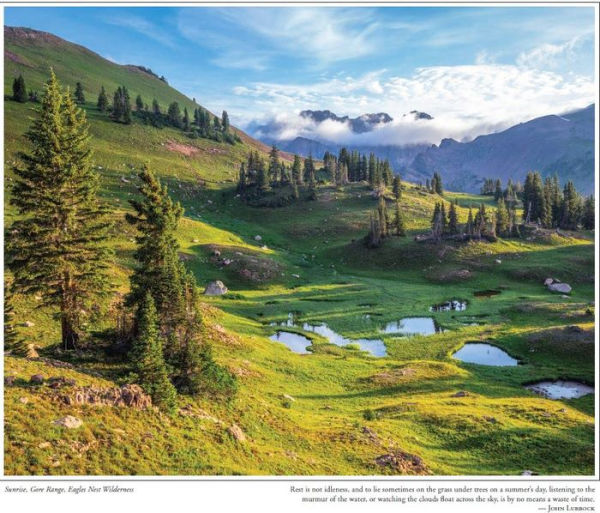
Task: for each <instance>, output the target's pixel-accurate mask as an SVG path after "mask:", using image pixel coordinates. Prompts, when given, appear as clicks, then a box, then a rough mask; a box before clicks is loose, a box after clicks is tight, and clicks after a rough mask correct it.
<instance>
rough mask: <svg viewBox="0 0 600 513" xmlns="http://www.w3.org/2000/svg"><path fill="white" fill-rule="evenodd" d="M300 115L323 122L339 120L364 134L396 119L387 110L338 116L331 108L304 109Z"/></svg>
mask: <svg viewBox="0 0 600 513" xmlns="http://www.w3.org/2000/svg"><path fill="white" fill-rule="evenodd" d="M300 117H303V118H308V119H312V120H313V121H314V122H315V123H322V122H323V121H326V120H331V121H337V122H338V123H347V124H348V125H349V127H350V130H352V132H354V133H355V134H364V133H365V132H370V131H371V130H373V128H375V127H376V126H377V125H380V124H386V123H391V122H392V121H394V119H393V118H392V117H391V116H390V115H389V114H386V113H385V112H378V113H377V114H363V115H362V116H358V117H357V118H350V117H348V116H343V117H340V116H337V115H336V114H334V113H333V112H331V111H330V110H303V111H302V112H300Z"/></svg>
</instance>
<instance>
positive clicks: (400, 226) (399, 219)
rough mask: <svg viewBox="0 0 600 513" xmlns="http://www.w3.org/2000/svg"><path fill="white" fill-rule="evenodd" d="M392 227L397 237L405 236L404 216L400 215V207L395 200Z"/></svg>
mask: <svg viewBox="0 0 600 513" xmlns="http://www.w3.org/2000/svg"><path fill="white" fill-rule="evenodd" d="M394 228H395V230H396V235H398V236H399V237H406V230H405V228H404V216H403V215H402V209H401V208H400V201H396V213H395V216H394Z"/></svg>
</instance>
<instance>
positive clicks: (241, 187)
mask: <svg viewBox="0 0 600 513" xmlns="http://www.w3.org/2000/svg"><path fill="white" fill-rule="evenodd" d="M237 191H238V193H239V194H242V195H243V194H244V193H245V192H246V168H245V167H244V163H243V162H242V164H241V165H240V174H239V179H238V186H237Z"/></svg>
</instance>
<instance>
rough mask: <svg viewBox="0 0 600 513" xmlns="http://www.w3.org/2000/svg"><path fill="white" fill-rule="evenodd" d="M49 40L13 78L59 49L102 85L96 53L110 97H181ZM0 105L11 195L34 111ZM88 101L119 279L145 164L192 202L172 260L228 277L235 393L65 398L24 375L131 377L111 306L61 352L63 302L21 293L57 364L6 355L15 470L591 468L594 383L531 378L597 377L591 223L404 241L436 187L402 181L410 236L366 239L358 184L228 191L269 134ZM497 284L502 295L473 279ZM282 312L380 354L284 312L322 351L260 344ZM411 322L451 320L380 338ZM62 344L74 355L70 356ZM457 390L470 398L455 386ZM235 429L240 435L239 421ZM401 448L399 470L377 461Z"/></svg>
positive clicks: (130, 245)
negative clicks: (122, 93)
mask: <svg viewBox="0 0 600 513" xmlns="http://www.w3.org/2000/svg"><path fill="white" fill-rule="evenodd" d="M9 32H10V31H9ZM17 35H18V34H17ZM44 37H45V38H48V41H46V42H44V41H45V39H44V38H41V39H40V38H33V42H31V41H29V38H28V37H25V36H23V35H21V36H19V37H17V36H16V35H15V37H13V39H17V42H18V44H17V42H15V41H14V40H13V41H10V42H9V43H10V44H9V45H7V49H8V51H9V52H12V53H10V54H8V55H7V58H5V66H7V67H8V69H10V70H11V73H15V72H16V71H19V72H22V73H23V74H24V76H25V79H26V81H27V84H28V87H36V84H38V83H39V84H41V83H42V81H43V80H45V76H46V75H45V73H46V71H45V67H46V66H47V64H48V63H54V62H56V63H57V65H56V66H55V69H56V70H57V73H58V76H59V80H61V81H62V82H63V83H68V84H71V85H73V84H74V82H75V81H76V80H81V81H82V82H83V83H84V87H86V89H87V88H88V87H89V88H93V87H99V84H100V83H101V82H100V79H103V78H104V73H100V74H99V75H95V70H94V69H93V68H94V67H95V66H100V65H102V66H105V67H106V68H107V70H108V68H110V73H115V74H116V75H115V76H116V78H115V79H114V80H115V81H114V83H113V84H112V85H111V84H109V83H105V86H106V87H107V89H108V90H109V91H110V88H111V87H116V86H117V85H121V84H124V85H126V86H127V87H128V88H129V89H130V91H132V93H133V94H136V93H137V92H140V94H142V95H143V96H144V95H148V96H149V95H150V94H154V93H152V89H151V87H154V86H156V87H158V88H160V91H159V93H156V94H161V96H160V100H159V101H161V102H162V101H164V102H165V104H166V102H168V101H173V100H177V101H180V103H181V104H183V102H184V101H189V100H184V99H181V100H179V99H178V98H180V97H178V96H177V94H178V93H176V92H173V90H172V89H171V88H169V87H168V86H167V85H166V84H164V83H163V82H161V81H160V80H157V79H155V78H153V77H151V76H145V74H142V75H140V73H139V72H136V71H131V70H128V69H127V68H125V67H122V66H118V65H115V64H113V63H110V62H108V61H103V60H102V59H101V58H99V57H98V56H96V55H95V54H93V53H91V52H88V51H87V50H85V49H82V48H80V47H74V46H73V45H70V44H66V43H60V44H66V48H63V47H62V46H58V47H57V45H58V44H59V43H57V42H56V39H53V36H44ZM65 55H68V56H69V57H68V58H66V60H65V58H64V56H65ZM36 59H37V60H36ZM19 60H20V61H21V62H19ZM100 61H103V62H100ZM58 64H60V65H61V66H63V68H62V70H60V69H59V66H58ZM29 66H33V67H29ZM82 70H89V73H90V74H91V76H92V77H96V78H89V77H86V76H84V75H85V73H84V72H83V71H82ZM108 72H109V71H106V73H108ZM29 77H31V79H30V78H29ZM36 77H37V78H36ZM73 77H79V78H73ZM130 79H131V82H130V81H129V80H130ZM134 79H137V80H138V81H139V85H135V84H137V83H138V82H136V81H135V80H134ZM7 80H8V81H9V82H11V81H12V78H8V79H7ZM36 81H38V82H36ZM9 82H7V84H6V87H10V84H9ZM137 87H139V88H140V89H139V90H138V89H136V88H137ZM144 88H146V89H144ZM6 91H8V89H6ZM163 95H164V96H163ZM163 98H164V100H163ZM89 99H92V97H91V96H90V95H89V94H88V100H89ZM94 100H95V98H94ZM4 105H5V127H6V135H5V163H6V164H7V169H8V173H7V181H6V182H5V191H7V190H8V189H7V187H6V186H7V185H10V178H11V176H10V169H9V168H10V165H11V163H12V162H14V161H16V153H17V152H18V151H19V150H23V149H26V148H27V145H26V144H27V142H26V140H25V139H24V137H23V133H24V132H25V130H26V129H27V127H28V125H29V123H30V119H29V118H31V117H32V115H33V112H32V110H31V109H32V108H34V107H35V106H34V105H33V104H31V103H27V104H17V103H16V102H13V101H11V100H5V103H4ZM86 110H87V113H88V117H89V119H90V122H91V134H92V137H93V139H92V146H93V149H94V165H95V166H96V168H97V169H98V171H99V173H100V175H101V178H102V195H103V197H104V198H105V199H106V200H107V201H109V202H110V204H111V206H112V207H113V215H114V219H115V221H117V225H116V227H115V230H114V233H113V240H112V244H113V246H114V248H115V250H116V261H115V263H114V266H113V273H112V274H113V279H114V281H115V283H116V285H117V286H118V288H119V290H120V292H125V291H126V290H127V288H128V275H129V273H130V272H131V268H132V266H133V258H132V253H133V250H134V242H133V236H134V233H133V231H132V230H131V228H130V227H129V226H127V225H126V224H125V223H124V222H123V216H124V213H125V212H126V211H127V210H128V208H129V207H128V204H127V200H128V199H130V198H131V197H133V195H135V194H136V181H135V180H136V179H135V172H136V170H137V168H139V166H140V165H141V164H142V163H148V164H149V165H150V167H151V168H152V169H153V170H154V171H155V172H156V173H157V174H158V176H159V177H160V178H161V180H163V181H164V182H166V183H167V184H168V186H169V191H170V194H171V195H172V196H173V197H174V199H176V200H178V201H181V202H182V203H183V205H184V207H185V210H186V214H185V218H184V219H183V220H182V222H181V224H180V229H179V232H178V240H179V243H180V245H181V258H182V259H183V260H185V262H186V265H187V266H188V267H189V268H190V269H192V270H193V271H194V273H195V274H196V277H197V280H198V282H199V284H201V285H203V284H205V283H206V282H207V281H209V280H212V279H221V280H223V281H225V283H226V285H227V286H228V287H229V288H230V291H231V292H230V293H229V294H226V295H224V296H222V297H214V298H208V297H205V298H204V303H205V306H204V312H205V316H206V319H207V321H208V325H209V326H210V329H209V332H208V336H209V338H210V339H211V341H212V342H213V344H214V347H215V354H216V357H217V358H218V360H219V362H220V363H222V364H224V365H226V366H227V367H228V368H229V369H230V370H231V371H232V372H233V373H235V374H236V376H238V379H239V382H240V391H239V394H238V396H237V397H236V398H235V400H234V401H232V402H231V403H220V402H216V401H212V400H210V399H209V398H206V397H187V396H180V397H179V404H178V406H179V410H178V412H177V414H176V415H174V416H173V417H167V416H165V415H162V414H160V413H158V412H155V411H153V410H150V411H147V410H137V409H133V408H127V407H100V406H92V405H72V404H65V403H64V402H61V400H60V396H61V395H62V394H69V393H72V390H71V388H70V387H69V386H65V387H64V389H58V390H55V389H53V388H51V387H49V386H47V385H43V386H38V385H34V384H31V383H30V382H29V378H30V376H31V375H34V374H42V375H43V376H44V377H46V378H48V377H54V376H63V377H65V378H69V379H74V380H75V382H76V385H77V386H86V385H93V386H96V387H115V386H117V385H121V384H123V383H124V382H126V379H127V372H128V370H129V369H128V367H127V362H126V361H122V360H120V359H119V358H118V357H115V356H111V355H109V354H107V353H106V351H105V349H106V346H107V341H106V339H105V338H104V337H103V335H105V330H106V329H107V328H110V327H111V326H113V325H114V318H112V317H111V314H110V309H109V308H108V305H101V307H102V308H101V313H102V314H103V315H102V316H100V318H99V319H96V320H94V321H93V322H92V325H91V326H90V334H89V340H88V341H87V346H86V347H85V348H84V349H83V350H81V351H77V352H75V353H73V354H65V353H64V352H61V351H60V348H59V347H57V340H58V327H57V324H56V322H55V321H54V320H53V318H52V312H51V311H47V310H36V309H35V308H34V307H35V301H36V299H35V298H30V297H22V296H19V295H17V297H16V305H15V311H16V315H17V322H18V331H19V334H20V335H21V336H23V337H24V338H25V339H26V341H27V343H33V344H35V345H36V346H38V347H37V351H38V352H39V353H40V355H41V356H42V357H43V358H44V357H45V358H53V359H57V360H60V361H59V362H58V363H57V361H55V360H47V359H38V358H32V359H25V358H16V357H6V358H5V374H6V375H7V376H14V378H15V379H14V380H13V381H12V385H10V386H7V387H6V391H5V405H6V406H5V408H6V409H5V450H6V457H5V472H6V473H7V474H56V475H60V474H62V475H64V474H99V475H102V474H181V475H183V474H284V475H299V474H312V475H327V474H332V475H336V474H342V475H354V474H361V475H372V474H411V473H427V472H430V473H434V474H466V475H474V474H508V475H518V474H519V473H520V472H522V471H523V470H525V469H530V470H532V471H535V472H539V473H540V474H546V475H549V474H567V475H569V474H590V473H592V472H593V464H594V396H593V395H588V396H585V397H582V398H579V399H572V400H563V401H550V400H547V399H544V398H542V397H540V396H536V395H535V394H533V393H532V392H529V391H528V390H526V389H524V388H523V384H524V383H528V382H531V381H536V380H540V379H557V378H571V379H578V380H582V381H585V382H586V383H590V384H593V382H594V365H593V354H594V344H593V342H592V341H591V340H592V338H593V321H594V316H593V311H594V307H593V306H592V305H590V304H589V303H590V302H591V301H593V298H594V276H593V262H594V239H593V234H592V233H576V234H570V233H564V234H562V235H561V236H559V235H557V234H555V233H550V232H548V231H544V230H540V231H539V232H534V233H531V234H530V235H528V236H527V238H524V239H509V240H499V241H498V242H496V243H483V242H473V243H469V244H464V245H460V244H453V243H443V244H439V245H428V244H419V243H416V242H415V241H414V240H413V237H414V236H415V235H416V234H418V233H422V232H424V231H425V230H427V229H428V227H429V223H430V219H431V215H432V212H433V209H434V205H435V203H436V202H437V201H440V199H441V198H440V197H439V196H438V195H435V194H429V193H426V192H424V191H422V190H419V189H417V188H416V187H413V186H412V185H410V184H405V188H404V191H403V199H402V204H403V212H404V216H405V221H406V227H407V231H408V237H406V238H399V237H392V238H390V239H388V240H386V242H385V244H384V246H383V247H382V248H380V249H378V250H368V249H366V248H365V246H364V245H363V244H362V241H361V239H362V237H363V236H364V235H365V233H366V231H367V229H368V223H369V213H370V212H372V211H373V210H374V209H375V208H376V206H377V201H376V199H375V198H374V197H373V195H372V191H370V190H369V187H368V186H367V185H366V184H352V185H349V186H346V187H344V188H336V187H333V186H330V185H324V186H320V187H319V190H318V198H317V200H316V201H311V202H306V201H301V202H297V203H294V204H291V205H288V206H286V207H283V208H276V209H272V208H253V207H250V206H248V205H245V204H244V203H243V202H242V201H241V200H240V199H239V198H238V197H236V192H235V184H234V183H233V182H234V180H235V177H236V174H237V168H238V166H239V162H240V161H241V160H242V159H243V158H244V156H245V154H246V153H247V151H248V150H249V149H250V148H251V147H256V148H263V147H262V146H261V145H260V144H259V143H257V142H255V141H252V140H251V139H249V138H243V140H244V142H243V144H237V145H235V146H232V145H228V144H219V143H215V142H214V141H209V140H203V139H195V140H191V139H189V138H187V137H186V136H185V135H184V134H183V133H182V132H180V131H177V130H173V129H170V128H164V129H157V128H152V127H149V126H145V125H142V124H140V123H139V122H134V124H132V125H129V126H125V125H121V124H117V123H113V122H112V121H110V120H109V119H108V117H107V116H106V115H102V114H100V113H98V111H97V110H95V108H94V106H93V105H92V104H91V103H90V104H89V105H87V106H86ZM452 198H457V199H458V201H459V203H460V205H461V208H459V209H458V210H459V217H460V221H461V222H464V221H465V219H466V216H467V209H466V208H465V207H468V206H469V205H470V204H472V203H478V202H481V201H485V202H487V203H488V206H489V207H490V208H494V206H493V204H491V202H490V199H489V198H483V197H480V196H477V195H464V194H452V193H447V194H446V196H445V198H444V199H445V200H448V199H452ZM5 211H6V213H7V217H6V223H7V224H8V223H10V221H11V219H12V218H13V215H14V213H13V212H12V210H11V208H10V207H5ZM257 236H260V238H257ZM214 250H218V251H220V252H221V256H220V257H216V256H215V255H214ZM225 259H228V260H230V263H228V264H226V263H225ZM547 276H555V277H557V278H560V279H562V280H563V281H568V282H569V283H570V284H571V285H572V286H573V292H572V294H571V295H570V296H569V297H561V296H560V295H558V294H554V295H553V294H551V293H549V292H548V291H547V290H546V289H545V288H544V287H543V285H542V282H543V280H544V278H546V277H547ZM486 289H494V290H497V291H499V292H500V293H499V294H497V295H495V296H492V297H481V296H477V295H476V294H475V293H476V292H477V291H481V290H486ZM452 298H458V299H463V300H465V301H466V302H467V308H466V310H464V311H447V312H444V311H442V312H430V311H429V307H430V306H431V305H432V304H434V303H440V302H442V301H446V300H449V299H452ZM290 313H292V314H293V318H297V319H300V320H301V323H304V322H306V323H315V324H317V323H320V322H326V323H327V324H328V325H329V327H330V328H332V329H333V330H335V331H336V332H337V333H339V334H341V335H343V336H344V337H349V338H352V339H358V338H361V337H362V338H379V339H381V340H382V342H383V344H384V345H385V348H386V351H387V355H388V356H387V357H385V358H374V357H371V356H369V354H367V353H365V352H361V351H360V350H358V348H357V347H356V345H352V344H351V345H348V346H345V347H339V346H337V345H334V344H332V343H329V342H328V340H327V339H326V338H324V337H323V336H322V335H319V334H318V333H314V332H310V331H307V330H304V329H302V326H301V327H285V329H287V330H290V331H295V332H302V333H304V335H306V336H307V337H309V338H310V339H311V341H312V348H311V349H312V354H305V355H301V354H296V353H294V352H292V351H290V350H289V349H288V348H286V347H285V346H284V345H283V344H279V343H274V342H271V341H270V340H269V339H268V337H269V336H271V335H273V334H274V333H275V331H276V330H277V329H278V327H276V326H273V325H271V323H274V322H285V321H286V320H287V319H288V315H289V314H290ZM104 314H106V315H104ZM404 317H431V318H433V319H435V321H436V322H437V323H438V325H440V326H441V327H443V328H444V329H445V330H446V331H445V332H439V333H437V334H433V335H431V336H415V337H401V336H398V335H397V334H393V333H384V332H383V328H384V327H385V326H386V324H387V323H390V322H394V321H397V320H398V319H401V318H404ZM572 325H576V326H578V327H577V328H573V327H571V328H569V326H572ZM578 330H581V331H578ZM469 341H493V343H494V344H495V345H496V346H498V347H501V348H503V349H504V350H506V351H507V352H508V353H510V355H512V356H513V357H515V358H518V359H519V360H520V361H521V362H522V364H521V365H518V366H515V367H510V368H505V367H488V366H480V365H473V364H465V363H461V362H459V361H457V360H456V359H454V358H452V354H453V353H454V352H455V350H457V349H458V348H460V347H461V346H462V345H463V344H465V343H466V342H469ZM64 360H67V361H69V362H70V364H71V365H72V366H73V367H72V368H64V366H60V365H63V364H62V363H60V362H61V361H64ZM57 365H59V367H57ZM458 391H464V392H467V393H466V394H461V395H459V396H456V395H455V394H456V393H457V392H458ZM290 397H291V398H290ZM188 405H189V406H188ZM65 415H74V416H77V417H79V418H81V419H82V420H83V426H82V427H81V428H78V429H72V430H70V429H66V428H62V427H60V426H56V425H54V424H53V421H54V420H56V419H57V418H60V417H63V416H65ZM234 424H235V425H236V426H238V427H239V428H240V429H241V430H242V431H243V433H244V434H245V437H246V438H245V440H241V439H239V436H238V439H236V437H235V436H234V435H233V434H232V431H231V428H232V427H233V425H234ZM398 451H401V452H398ZM391 453H395V454H396V455H397V456H396V457H397V461H398V465H396V466H395V465H393V464H386V463H383V464H382V463H377V460H376V458H378V457H380V456H385V455H389V454H391ZM402 454H404V456H402ZM413 454H414V455H417V456H419V457H420V458H422V462H423V464H418V461H419V460H418V459H414V458H412V457H411V455H413ZM379 461H382V460H379ZM383 461H387V460H385V458H384V460H383Z"/></svg>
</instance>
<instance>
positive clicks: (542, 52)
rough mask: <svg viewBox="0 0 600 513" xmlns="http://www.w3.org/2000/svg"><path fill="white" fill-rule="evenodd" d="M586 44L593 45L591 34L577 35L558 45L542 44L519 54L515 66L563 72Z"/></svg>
mask: <svg viewBox="0 0 600 513" xmlns="http://www.w3.org/2000/svg"><path fill="white" fill-rule="evenodd" d="M586 44H591V45H593V34H583V35H578V36H575V37H572V38H571V39H569V40H567V41H565V42H563V43H560V44H551V43H544V44H541V45H539V46H537V47H536V48H533V49H532V50H529V51H527V52H521V53H520V54H519V55H518V57H517V64H518V65H519V66H523V67H526V68H534V69H561V70H564V69H565V68H566V67H567V66H569V65H570V64H572V63H573V61H575V60H576V59H578V57H579V56H580V54H581V48H582V47H583V46H584V45H586Z"/></svg>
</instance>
